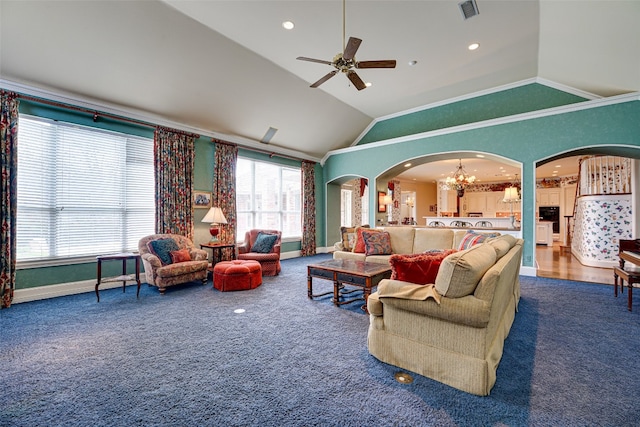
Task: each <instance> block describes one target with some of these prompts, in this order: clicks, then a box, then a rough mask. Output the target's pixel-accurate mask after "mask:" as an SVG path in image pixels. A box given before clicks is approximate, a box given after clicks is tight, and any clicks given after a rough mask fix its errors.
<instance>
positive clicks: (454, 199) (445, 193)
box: [438, 190, 458, 213]
mask: <svg viewBox="0 0 640 427" xmlns="http://www.w3.org/2000/svg"><path fill="white" fill-rule="evenodd" d="M438 212H439V213H441V212H455V213H457V212H458V194H457V193H456V191H455V190H440V197H439V200H438Z"/></svg>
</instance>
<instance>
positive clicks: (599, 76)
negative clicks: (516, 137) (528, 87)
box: [0, 0, 640, 159]
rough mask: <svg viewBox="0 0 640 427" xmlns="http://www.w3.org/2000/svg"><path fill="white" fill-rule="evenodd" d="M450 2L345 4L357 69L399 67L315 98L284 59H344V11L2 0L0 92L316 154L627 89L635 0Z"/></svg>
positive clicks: (324, 1) (297, 65) (242, 4)
mask: <svg viewBox="0 0 640 427" xmlns="http://www.w3.org/2000/svg"><path fill="white" fill-rule="evenodd" d="M458 3H459V1H458V0H440V1H438V0H434V1H360V0H351V1H347V2H346V15H345V17H346V20H345V22H346V25H345V30H346V31H345V33H346V37H347V38H348V37H350V36H355V37H358V38H360V39H362V40H363V42H362V44H361V46H360V48H359V50H358V52H357V59H358V60H376V59H396V60H397V67H396V68H395V69H367V70H358V74H359V75H360V77H361V78H362V79H363V80H364V81H366V82H371V83H372V86H371V87H369V88H367V89H365V90H362V91H358V90H356V89H355V88H354V87H353V85H351V84H350V82H349V80H348V79H347V78H346V77H345V76H343V75H340V74H338V75H337V76H335V77H334V78H332V79H330V80H328V81H327V82H326V83H324V84H323V85H322V86H320V88H318V89H312V88H310V87H309V85H310V84H311V83H313V82H315V81H316V80H318V79H319V78H320V77H322V76H323V75H325V74H326V73H328V72H329V71H331V67H330V66H328V65H325V64H317V63H312V62H304V61H297V60H296V57H298V56H306V57H312V58H318V59H323V60H331V59H332V58H333V57H334V56H335V55H336V54H337V53H339V52H341V51H342V48H343V27H342V25H343V15H342V10H343V3H342V1H336V0H320V1H239V0H235V1H177V0H165V1H155V0H154V1H148V0H145V1H135V0H130V1H116V0H112V1H99V0H98V1H81V2H79V1H10V0H2V1H0V16H1V18H0V19H1V21H0V24H1V29H0V31H1V33H0V79H1V80H0V83H1V84H0V87H5V88H11V89H13V90H19V89H25V90H27V89H28V90H29V91H32V90H33V89H37V91H39V92H38V93H40V94H43V95H46V94H48V93H51V94H55V95H56V96H57V97H59V98H60V97H62V98H65V97H66V98H68V99H70V100H74V101H77V100H81V101H82V102H84V103H86V104H87V105H100V106H108V107H110V108H113V109H114V110H117V111H123V112H127V113H128V114H129V115H130V116H136V115H138V116H139V117H144V118H151V119H156V120H157V122H160V123H161V124H169V125H171V124H173V125H175V126H177V127H180V128H182V129H186V130H195V131H198V132H200V133H203V134H205V135H215V136H217V137H223V138H224V137H227V138H228V139H231V140H234V141H236V142H240V143H244V144H246V145H247V146H257V147H265V148H266V149H268V150H274V151H275V152H293V153H297V154H299V155H300V157H305V158H313V159H318V158H321V157H322V156H323V155H324V154H325V153H327V152H328V151H329V150H332V149H337V148H342V147H347V146H349V145H351V144H352V143H354V141H356V140H357V138H358V136H359V135H360V134H361V133H362V132H363V131H364V130H365V129H366V127H367V126H368V125H369V124H370V123H371V122H372V120H374V119H376V118H380V117H384V116H387V115H390V114H395V113H398V112H401V111H405V110H410V109H415V108H421V107H423V106H426V105H430V104H435V103H442V102H446V101H447V100H451V99H456V98H459V97H463V96H467V95H469V94H473V93H478V92H484V91H491V90H494V89H495V88H499V87H502V86H507V85H514V84H518V82H521V81H525V80H530V79H537V80H538V81H542V82H544V83H546V84H550V85H555V86H557V87H562V88H565V87H566V88H571V90H572V91H575V92H576V93H580V94H582V95H584V96H586V97H593V98H596V97H607V96H612V95H618V94H623V93H629V92H637V91H640V26H639V25H638V22H639V21H640V2H639V1H606V0H602V1H558V0H534V1H527V0H520V1H504V0H499V1H492V0H477V6H478V9H479V12H480V14H479V15H477V16H474V17H472V18H470V19H467V20H465V19H463V16H462V14H461V11H460V9H459V6H458ZM287 20H289V21H292V22H293V23H294V24H295V27H294V29H292V30H285V29H284V28H283V27H282V25H281V24H282V22H283V21H287ZM472 42H477V43H479V44H480V47H479V48H478V49H476V50H475V51H470V50H468V49H467V46H468V45H469V44H470V43H472ZM410 61H416V63H415V65H409V62H410ZM270 127H273V128H275V129H277V132H276V133H275V135H274V137H273V139H272V140H271V142H270V143H269V144H262V143H260V142H259V141H260V140H261V139H262V138H263V136H264V135H265V133H266V132H267V130H268V129H269V128H270Z"/></svg>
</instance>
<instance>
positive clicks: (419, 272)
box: [389, 249, 457, 285]
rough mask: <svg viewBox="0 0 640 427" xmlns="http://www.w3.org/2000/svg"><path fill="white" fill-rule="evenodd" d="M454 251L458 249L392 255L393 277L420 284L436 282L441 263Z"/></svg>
mask: <svg viewBox="0 0 640 427" xmlns="http://www.w3.org/2000/svg"><path fill="white" fill-rule="evenodd" d="M454 252H457V251H456V250H455V249H447V250H445V251H442V252H439V253H429V254H411V255H391V257H390V258H389V263H390V264H391V278H392V279H395V280H402V281H403V282H411V283H415V284H418V285H427V284H430V283H435V281H436V276H437V275H438V269H439V268H440V263H442V260H443V259H445V258H446V257H447V256H448V255H450V254H452V253H454Z"/></svg>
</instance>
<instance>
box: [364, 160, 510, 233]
mask: <svg viewBox="0 0 640 427" xmlns="http://www.w3.org/2000/svg"><path fill="white" fill-rule="evenodd" d="M459 162H461V163H462V165H463V167H464V168H465V170H466V172H468V173H469V174H470V175H472V174H473V175H477V176H476V182H475V183H474V185H473V190H477V191H484V192H491V191H495V190H496V189H495V188H494V187H495V185H492V184H498V185H499V183H502V184H503V185H506V183H513V182H515V181H516V180H519V178H517V176H522V167H521V164H520V163H519V162H516V161H513V160H511V159H508V158H505V157H502V156H498V155H495V154H490V153H486V152H472V151H465V152H460V151H458V152H446V153H437V154H432V155H426V156H421V157H415V158H409V159H406V160H404V161H402V162H399V163H397V164H396V165H394V166H392V167H391V168H389V169H388V170H386V171H385V172H383V173H382V174H380V175H379V176H378V177H377V178H376V185H375V190H376V192H383V193H394V191H391V187H393V190H395V193H396V194H394V195H393V199H392V200H393V203H394V206H393V207H394V208H396V213H398V214H400V213H401V212H402V204H403V199H402V196H401V195H402V193H405V194H406V193H407V192H411V193H415V200H413V203H415V220H416V222H417V224H418V225H426V224H427V222H428V221H429V219H428V218H430V217H436V216H441V215H443V212H442V204H443V201H442V200H439V199H440V197H441V193H442V192H441V186H442V184H443V180H444V179H445V178H447V177H449V176H451V174H452V173H453V172H454V171H455V170H456V169H457V167H458V165H459ZM502 191H503V189H502V188H500V190H498V191H496V193H499V195H502V194H503V193H502ZM396 196H397V197H396ZM467 199H470V197H469V196H467ZM467 199H465V198H464V196H461V197H454V198H453V200H454V201H453V202H449V204H451V203H453V204H454V205H455V206H454V208H453V209H452V208H451V206H449V208H448V211H449V214H448V215H444V216H454V215H455V216H461V215H466V214H468V213H469V212H470V211H472V210H471V208H470V207H469V206H467V205H466V204H465V200H467ZM497 199H498V194H496V195H495V196H494V197H493V200H497ZM396 202H397V203H396ZM396 205H397V206H396ZM503 208H505V209H506V211H507V213H506V214H507V215H508V211H509V206H507V205H505V206H503ZM479 209H480V210H488V212H473V213H474V214H479V215H483V214H484V213H487V214H488V215H490V216H492V215H495V214H496V208H495V206H494V207H490V208H487V207H484V208H479ZM505 209H502V210H503V212H501V213H502V214H504V213H505V212H504V210H505ZM451 211H455V213H453V212H451ZM387 218H388V214H387V212H382V213H376V218H375V221H376V223H377V224H380V225H381V224H383V223H385V222H386V221H387ZM403 220H404V218H402V217H396V218H393V221H394V222H395V221H398V223H402V222H403Z"/></svg>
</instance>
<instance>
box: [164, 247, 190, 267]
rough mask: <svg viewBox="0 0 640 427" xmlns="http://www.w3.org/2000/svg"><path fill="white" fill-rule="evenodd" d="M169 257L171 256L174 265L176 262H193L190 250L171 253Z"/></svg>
mask: <svg viewBox="0 0 640 427" xmlns="http://www.w3.org/2000/svg"><path fill="white" fill-rule="evenodd" d="M169 255H171V262H172V263H173V264H175V263H176V262H185V261H191V254H190V253H189V249H180V250H178V251H173V252H169Z"/></svg>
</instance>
